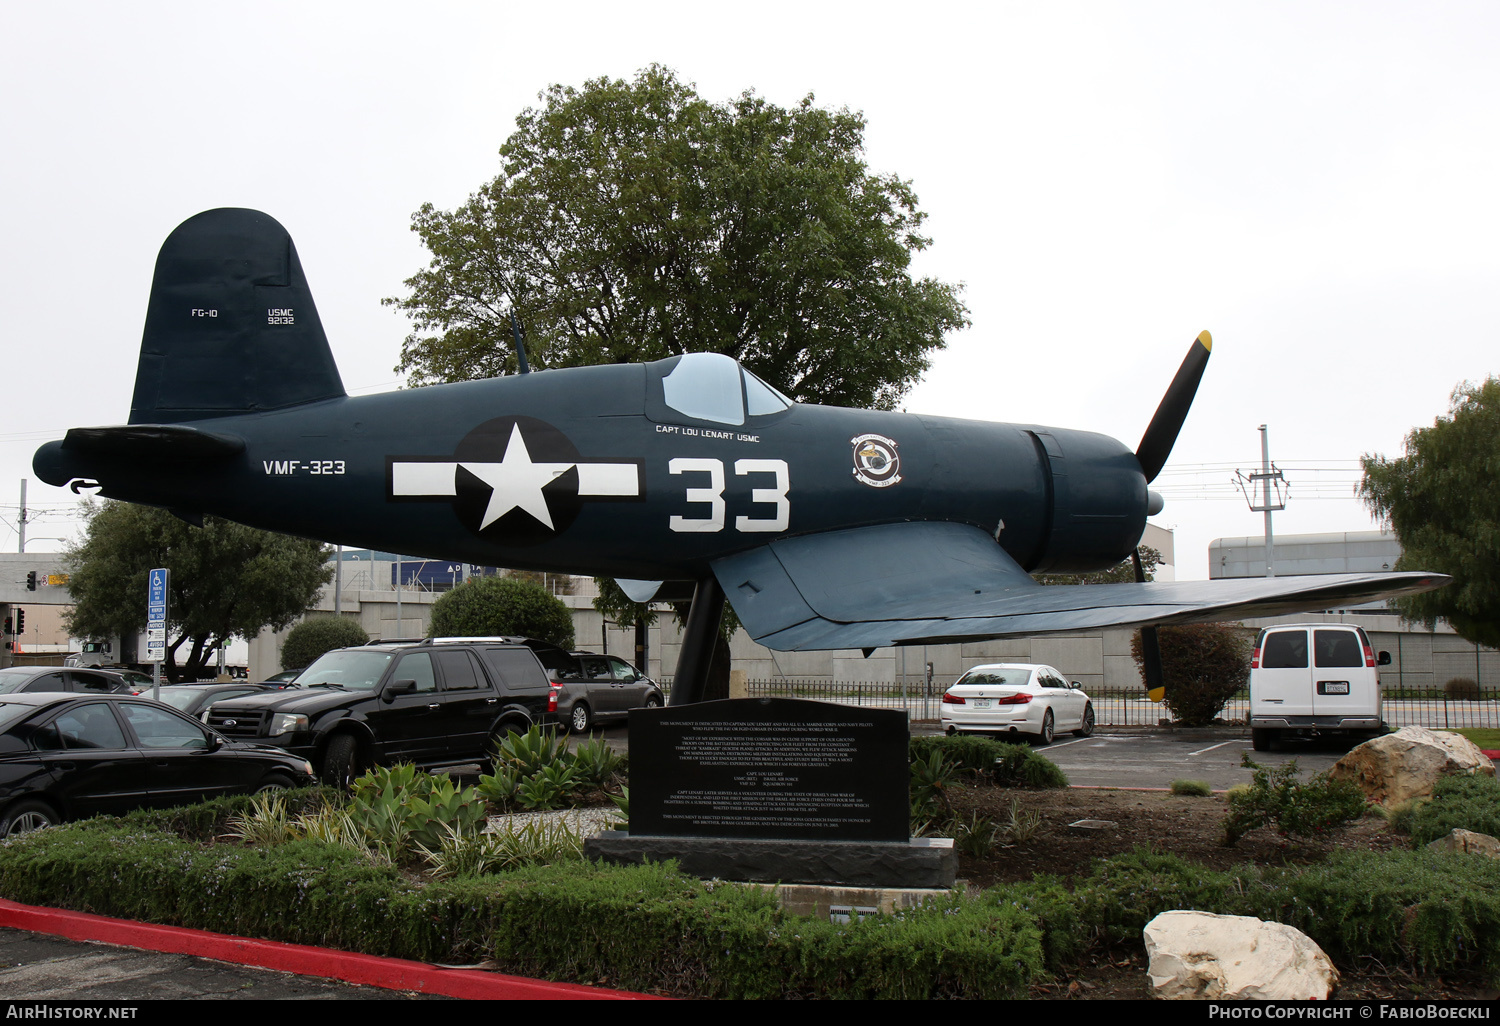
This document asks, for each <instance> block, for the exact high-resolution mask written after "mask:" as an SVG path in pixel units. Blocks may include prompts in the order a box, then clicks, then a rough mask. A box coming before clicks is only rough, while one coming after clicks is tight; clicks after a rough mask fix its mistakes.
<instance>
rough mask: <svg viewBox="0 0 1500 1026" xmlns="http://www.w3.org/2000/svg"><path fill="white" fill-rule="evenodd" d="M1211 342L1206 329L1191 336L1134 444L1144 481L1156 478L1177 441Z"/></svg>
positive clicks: (1200, 376) (1211, 346) (1205, 364)
mask: <svg viewBox="0 0 1500 1026" xmlns="http://www.w3.org/2000/svg"><path fill="white" fill-rule="evenodd" d="M1213 345H1214V340H1213V337H1212V336H1211V335H1209V333H1208V332H1206V331H1204V332H1200V333H1199V334H1198V337H1197V338H1196V339H1194V340H1193V345H1192V347H1191V348H1190V349H1188V354H1187V356H1185V357H1183V360H1182V366H1181V367H1178V368H1177V376H1176V377H1175V378H1173V379H1172V384H1171V385H1169V386H1167V394H1166V395H1164V396H1162V398H1161V405H1160V406H1158V407H1157V408H1156V415H1155V416H1153V417H1152V418H1151V423H1150V424H1148V425H1147V426H1146V433H1145V434H1144V435H1142V436H1141V444H1140V445H1138V446H1136V449H1135V458H1136V459H1137V460H1138V461H1139V462H1140V464H1141V473H1143V474H1145V475H1146V483H1147V484H1150V483H1151V482H1152V481H1155V480H1156V475H1157V474H1160V473H1161V468H1162V467H1164V466H1166V463H1167V457H1168V456H1170V455H1171V454H1172V446H1173V444H1174V443H1176V441H1177V433H1178V432H1179V431H1181V430H1182V422H1183V421H1184V420H1186V419H1187V415H1188V409H1189V408H1190V407H1191V406H1192V405H1193V396H1194V394H1195V393H1197V391H1198V382H1199V381H1200V380H1201V379H1202V378H1203V368H1204V367H1206V366H1208V354H1209V351H1210V350H1212V349H1213Z"/></svg>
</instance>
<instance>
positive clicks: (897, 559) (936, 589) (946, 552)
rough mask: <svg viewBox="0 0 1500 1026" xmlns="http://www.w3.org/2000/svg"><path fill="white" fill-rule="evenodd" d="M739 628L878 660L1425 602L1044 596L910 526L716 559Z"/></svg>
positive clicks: (952, 532)
mask: <svg viewBox="0 0 1500 1026" xmlns="http://www.w3.org/2000/svg"><path fill="white" fill-rule="evenodd" d="M713 566H714V574H715V576H716V577H717V578H718V580H719V583H720V585H722V586H723V588H724V591H725V594H726V595H727V596H728V598H729V601H730V602H731V603H732V604H733V606H734V610H735V613H736V614H737V615H738V616H739V618H740V622H741V623H743V624H744V625H745V629H746V630H747V631H748V632H749V633H750V636H751V637H753V638H754V639H755V640H756V641H758V642H760V643H761V644H762V645H765V646H766V647H768V648H771V649H775V650H778V651H815V650H826V649H868V648H884V647H887V646H890V645H916V644H937V643H943V642H953V641H965V640H979V639H983V638H1006V637H1031V636H1035V635H1042V634H1061V633H1068V632H1072V631H1083V630H1098V629H1101V628H1106V627H1141V626H1146V625H1148V624H1174V623H1195V622H1200V621H1205V620H1232V619H1239V618H1241V617H1246V616H1275V615H1279V614H1282V613H1291V612H1298V611H1306V610H1310V609H1327V608H1331V607H1333V606H1347V605H1352V604H1358V603H1362V602H1372V601H1376V600H1379V599H1385V598H1390V597H1393V596H1396V595H1408V594H1414V593H1416V592H1421V591H1430V590H1432V589H1433V588H1437V587H1441V586H1442V585H1443V584H1445V583H1447V580H1448V578H1447V577H1445V576H1443V575H1442V574H1429V573H1378V574H1377V573H1371V574H1327V575H1317V576H1303V577H1272V578H1246V579H1235V580H1217V581H1170V582H1161V583H1147V584H1094V585H1086V586H1085V585H1071V586H1070V585H1063V586H1053V587H1043V586H1041V585H1038V584H1037V583H1036V582H1035V581H1033V580H1032V579H1031V578H1030V577H1029V576H1028V575H1027V574H1026V572H1025V571H1024V570H1022V569H1021V568H1020V567H1019V566H1018V565H1017V564H1016V563H1015V561H1013V560H1012V559H1011V558H1010V557H1009V556H1008V555H1007V554H1006V552H1005V550H1003V549H1002V548H1000V546H999V545H997V544H995V542H994V540H993V539H992V538H990V537H989V536H988V535H987V534H985V532H984V531H983V530H981V529H979V528H977V527H973V526H969V525H965V524H953V523H937V522H908V523H899V524H881V525H877V526H872V527H860V528H852V529H849V530H844V531H834V532H829V533H826V534H816V535H804V536H800V537H791V538H781V539H777V540H776V541H773V542H771V543H770V544H768V545H765V546H763V547H761V548H759V549H754V550H752V551H749V552H745V553H740V554H738V555H735V556H730V557H726V558H724V559H720V560H717V561H715V563H714V565H713Z"/></svg>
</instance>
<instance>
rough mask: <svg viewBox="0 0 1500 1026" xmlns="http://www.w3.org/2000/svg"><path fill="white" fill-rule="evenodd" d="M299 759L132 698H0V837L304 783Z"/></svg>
mask: <svg viewBox="0 0 1500 1026" xmlns="http://www.w3.org/2000/svg"><path fill="white" fill-rule="evenodd" d="M312 779H313V778H312V767H311V766H309V765H308V764H307V761H306V760H304V759H299V758H296V757H294V756H291V755H288V754H287V753H286V752H284V751H282V750H280V749H277V748H270V747H266V746H262V745H254V744H245V743H238V742H232V741H227V740H225V739H224V738H223V737H222V736H220V735H219V734H216V733H214V732H213V731H211V730H209V729H208V728H207V727H205V726H204V725H203V724H201V723H199V722H198V721H197V720H194V719H192V718H191V717H189V716H185V715H183V714H182V713H180V712H178V711H177V710H176V709H172V708H169V707H168V706H165V705H162V704H161V703H160V702H152V701H150V700H148V699H144V698H136V697H134V696H131V695H80V694H66V693H58V692H28V693H21V694H6V695H0V837H8V836H10V835H12V834H17V833H22V832H24V831H27V830H36V829H38V828H40V827H44V826H51V825H52V824H54V823H60V822H62V821H64V820H68V819H83V818H86V817H88V816H96V815H100V814H116V813H120V812H126V811H129V810H130V809H137V808H171V807H173V806H177V805H190V804H193V803H195V802H201V801H206V800H208V799H210V798H217V797H220V796H222V795H227V794H249V793H252V792H256V791H266V790H274V789H281V788H289V787H300V786H303V785H306V784H310V783H312Z"/></svg>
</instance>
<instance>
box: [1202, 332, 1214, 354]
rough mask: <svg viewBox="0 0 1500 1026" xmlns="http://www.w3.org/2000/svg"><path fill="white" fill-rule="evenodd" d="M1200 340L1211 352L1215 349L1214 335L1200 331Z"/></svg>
mask: <svg viewBox="0 0 1500 1026" xmlns="http://www.w3.org/2000/svg"><path fill="white" fill-rule="evenodd" d="M1198 341H1199V342H1202V343H1203V348H1204V349H1207V350H1208V351H1209V352H1210V353H1211V352H1213V351H1214V337H1213V336H1212V335H1210V334H1209V333H1208V332H1206V331H1200V332H1198Z"/></svg>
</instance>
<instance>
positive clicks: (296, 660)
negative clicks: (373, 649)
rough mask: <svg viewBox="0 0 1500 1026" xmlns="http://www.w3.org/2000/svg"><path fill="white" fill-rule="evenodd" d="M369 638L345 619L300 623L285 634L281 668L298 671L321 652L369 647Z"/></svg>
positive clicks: (309, 664)
mask: <svg viewBox="0 0 1500 1026" xmlns="http://www.w3.org/2000/svg"><path fill="white" fill-rule="evenodd" d="M369 643H370V635H369V634H367V633H366V632H365V629H364V628H363V627H361V626H360V625H359V624H358V623H356V622H355V621H354V620H351V619H349V618H348V617H347V616H320V617H317V618H316V619H312V620H303V621H302V622H301V623H299V624H298V625H297V626H295V627H293V628H292V629H291V631H289V632H288V633H287V636H286V641H285V642H283V643H282V645H281V668H282V669H283V670H300V669H302V668H303V667H304V666H311V665H312V661H313V660H314V659H316V658H318V656H320V655H322V654H323V653H324V652H332V651H333V650H334V649H336V648H349V647H351V646H353V645H368V644H369Z"/></svg>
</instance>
